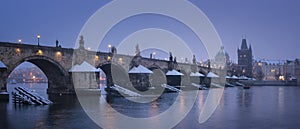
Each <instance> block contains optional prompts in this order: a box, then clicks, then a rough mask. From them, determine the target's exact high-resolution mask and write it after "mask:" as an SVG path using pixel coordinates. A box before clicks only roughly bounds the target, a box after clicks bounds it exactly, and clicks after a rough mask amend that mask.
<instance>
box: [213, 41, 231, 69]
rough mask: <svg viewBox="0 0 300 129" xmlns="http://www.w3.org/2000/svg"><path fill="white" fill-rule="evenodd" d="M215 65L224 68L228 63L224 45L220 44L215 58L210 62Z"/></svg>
mask: <svg viewBox="0 0 300 129" xmlns="http://www.w3.org/2000/svg"><path fill="white" fill-rule="evenodd" d="M212 63H213V65H215V66H214V67H215V68H224V67H225V66H226V67H227V66H228V64H229V55H228V53H227V52H226V51H225V49H224V47H223V46H222V47H221V49H220V50H219V52H218V53H217V55H216V56H215V60H214V61H213V62H212Z"/></svg>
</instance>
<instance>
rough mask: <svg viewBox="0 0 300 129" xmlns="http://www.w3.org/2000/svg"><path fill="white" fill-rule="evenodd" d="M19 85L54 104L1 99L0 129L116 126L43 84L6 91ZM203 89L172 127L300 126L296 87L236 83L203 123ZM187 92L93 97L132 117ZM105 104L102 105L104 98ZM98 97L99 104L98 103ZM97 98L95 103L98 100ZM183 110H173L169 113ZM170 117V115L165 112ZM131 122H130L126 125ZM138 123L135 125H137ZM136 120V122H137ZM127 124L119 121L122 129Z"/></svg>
mask: <svg viewBox="0 0 300 129" xmlns="http://www.w3.org/2000/svg"><path fill="white" fill-rule="evenodd" d="M15 86H23V87H27V88H30V89H31V90H33V91H35V92H38V93H40V94H41V95H43V96H44V97H46V98H49V99H50V100H52V101H53V102H54V103H53V104H52V105H47V106H34V105H18V104H17V105H15V104H13V103H12V101H10V102H8V103H7V102H2V103H0V113H1V115H0V128H1V129H21V128H22V129H25V128H26V129H27V128H28V129H31V128H38V129H40V128H41V129H43V128H47V129H48V128H49V129H52V128H55V129H57V128H59V129H69V128H70V129H74V128H78V129H88V128H90V129H97V128H101V127H108V128H119V127H120V126H115V124H116V123H115V122H116V121H117V120H118V118H116V114H115V113H106V114H103V116H101V118H103V119H104V120H105V121H103V122H106V126H101V127H100V126H99V125H97V124H96V123H95V122H94V121H93V120H92V119H91V118H90V117H89V116H88V115H87V114H86V112H85V111H84V110H83V108H82V105H81V104H82V103H80V102H79V101H78V99H77V97H76V96H75V95H61V96H60V95H47V94H46V89H47V84H43V83H31V84H30V83H26V84H9V85H8V91H9V92H11V91H12V89H13V87H15ZM208 92H209V91H208V90H204V91H199V92H198V93H197V98H196V101H195V102H194V105H192V108H191V110H190V112H189V113H188V114H187V115H186V116H185V117H184V119H183V120H181V121H180V122H179V123H178V124H177V123H176V124H175V126H174V127H173V128H176V129H183V128H184V129H186V128H188V129H193V128H203V129H253V128H258V129H266V128H272V129H285V128H286V129H293V128H295V129H298V128H299V127H300V121H299V117H300V101H299V99H298V96H299V95H300V87H296V86H256V87H251V89H249V90H244V89H242V88H240V87H233V88H225V90H224V93H223V96H222V98H221V100H220V103H219V105H218V107H217V108H216V110H215V112H214V113H213V114H212V116H211V117H210V118H209V119H208V120H207V121H206V122H204V123H202V124H199V122H198V117H199V113H200V112H201V110H202V107H203V104H204V102H205V100H206V97H207V95H208ZM188 94H190V91H186V92H184V93H180V94H178V93H165V94H164V95H162V96H161V97H159V99H157V100H155V101H152V102H149V103H142V104H141V103H134V102H131V101H129V100H127V99H125V98H123V97H107V96H106V97H105V96H93V97H91V98H88V99H89V100H90V101H92V100H93V102H94V99H95V100H96V101H95V102H97V104H99V105H100V107H101V108H102V107H107V106H108V105H109V106H110V107H112V108H113V109H115V110H116V111H118V112H119V113H121V114H125V115H126V116H128V117H134V118H136V119H142V118H147V117H151V116H157V115H159V114H161V113H163V112H165V111H167V110H168V109H169V108H170V107H171V105H172V104H173V103H174V102H175V101H176V100H175V98H176V97H177V96H178V97H180V98H182V97H183V98H184V97H185V99H186V100H189V98H188ZM105 100H106V101H107V102H108V103H103V101H105ZM101 101H102V102H101ZM98 102H99V103H98ZM186 103H187V102H184V101H179V105H181V106H182V107H180V108H178V110H183V109H181V108H187V105H186ZM178 115H183V116H184V114H180V113H179V114H174V116H178ZM170 117H171V116H170ZM150 123H152V124H151V126H152V127H156V125H157V127H162V126H160V125H164V124H170V123H168V122H166V121H156V120H154V119H152V120H151V121H150ZM131 124H132V123H131ZM136 124H137V125H138V123H136ZM139 124H141V123H139ZM147 126H150V125H147V124H145V125H144V127H147ZM126 127H128V126H125V125H124V128H126Z"/></svg>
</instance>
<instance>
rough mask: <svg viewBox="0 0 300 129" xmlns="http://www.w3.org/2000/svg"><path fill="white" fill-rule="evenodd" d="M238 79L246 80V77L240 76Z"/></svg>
mask: <svg viewBox="0 0 300 129" xmlns="http://www.w3.org/2000/svg"><path fill="white" fill-rule="evenodd" d="M239 79H248V77H246V76H241V77H239Z"/></svg>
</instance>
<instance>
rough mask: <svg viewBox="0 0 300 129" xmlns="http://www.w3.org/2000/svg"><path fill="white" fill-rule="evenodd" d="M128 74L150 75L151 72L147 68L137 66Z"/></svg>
mask: <svg viewBox="0 0 300 129" xmlns="http://www.w3.org/2000/svg"><path fill="white" fill-rule="evenodd" d="M128 73H148V74H151V73H153V72H152V71H151V70H149V69H148V68H146V67H144V66H142V65H139V66H138V67H133V68H132V69H130V70H129V72H128Z"/></svg>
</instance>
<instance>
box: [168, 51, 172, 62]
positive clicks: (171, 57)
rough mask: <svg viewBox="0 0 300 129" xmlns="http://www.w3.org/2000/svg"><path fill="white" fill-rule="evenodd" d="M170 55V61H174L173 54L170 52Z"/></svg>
mask: <svg viewBox="0 0 300 129" xmlns="http://www.w3.org/2000/svg"><path fill="white" fill-rule="evenodd" d="M169 54H170V57H169V61H173V56H172V52H169Z"/></svg>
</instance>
